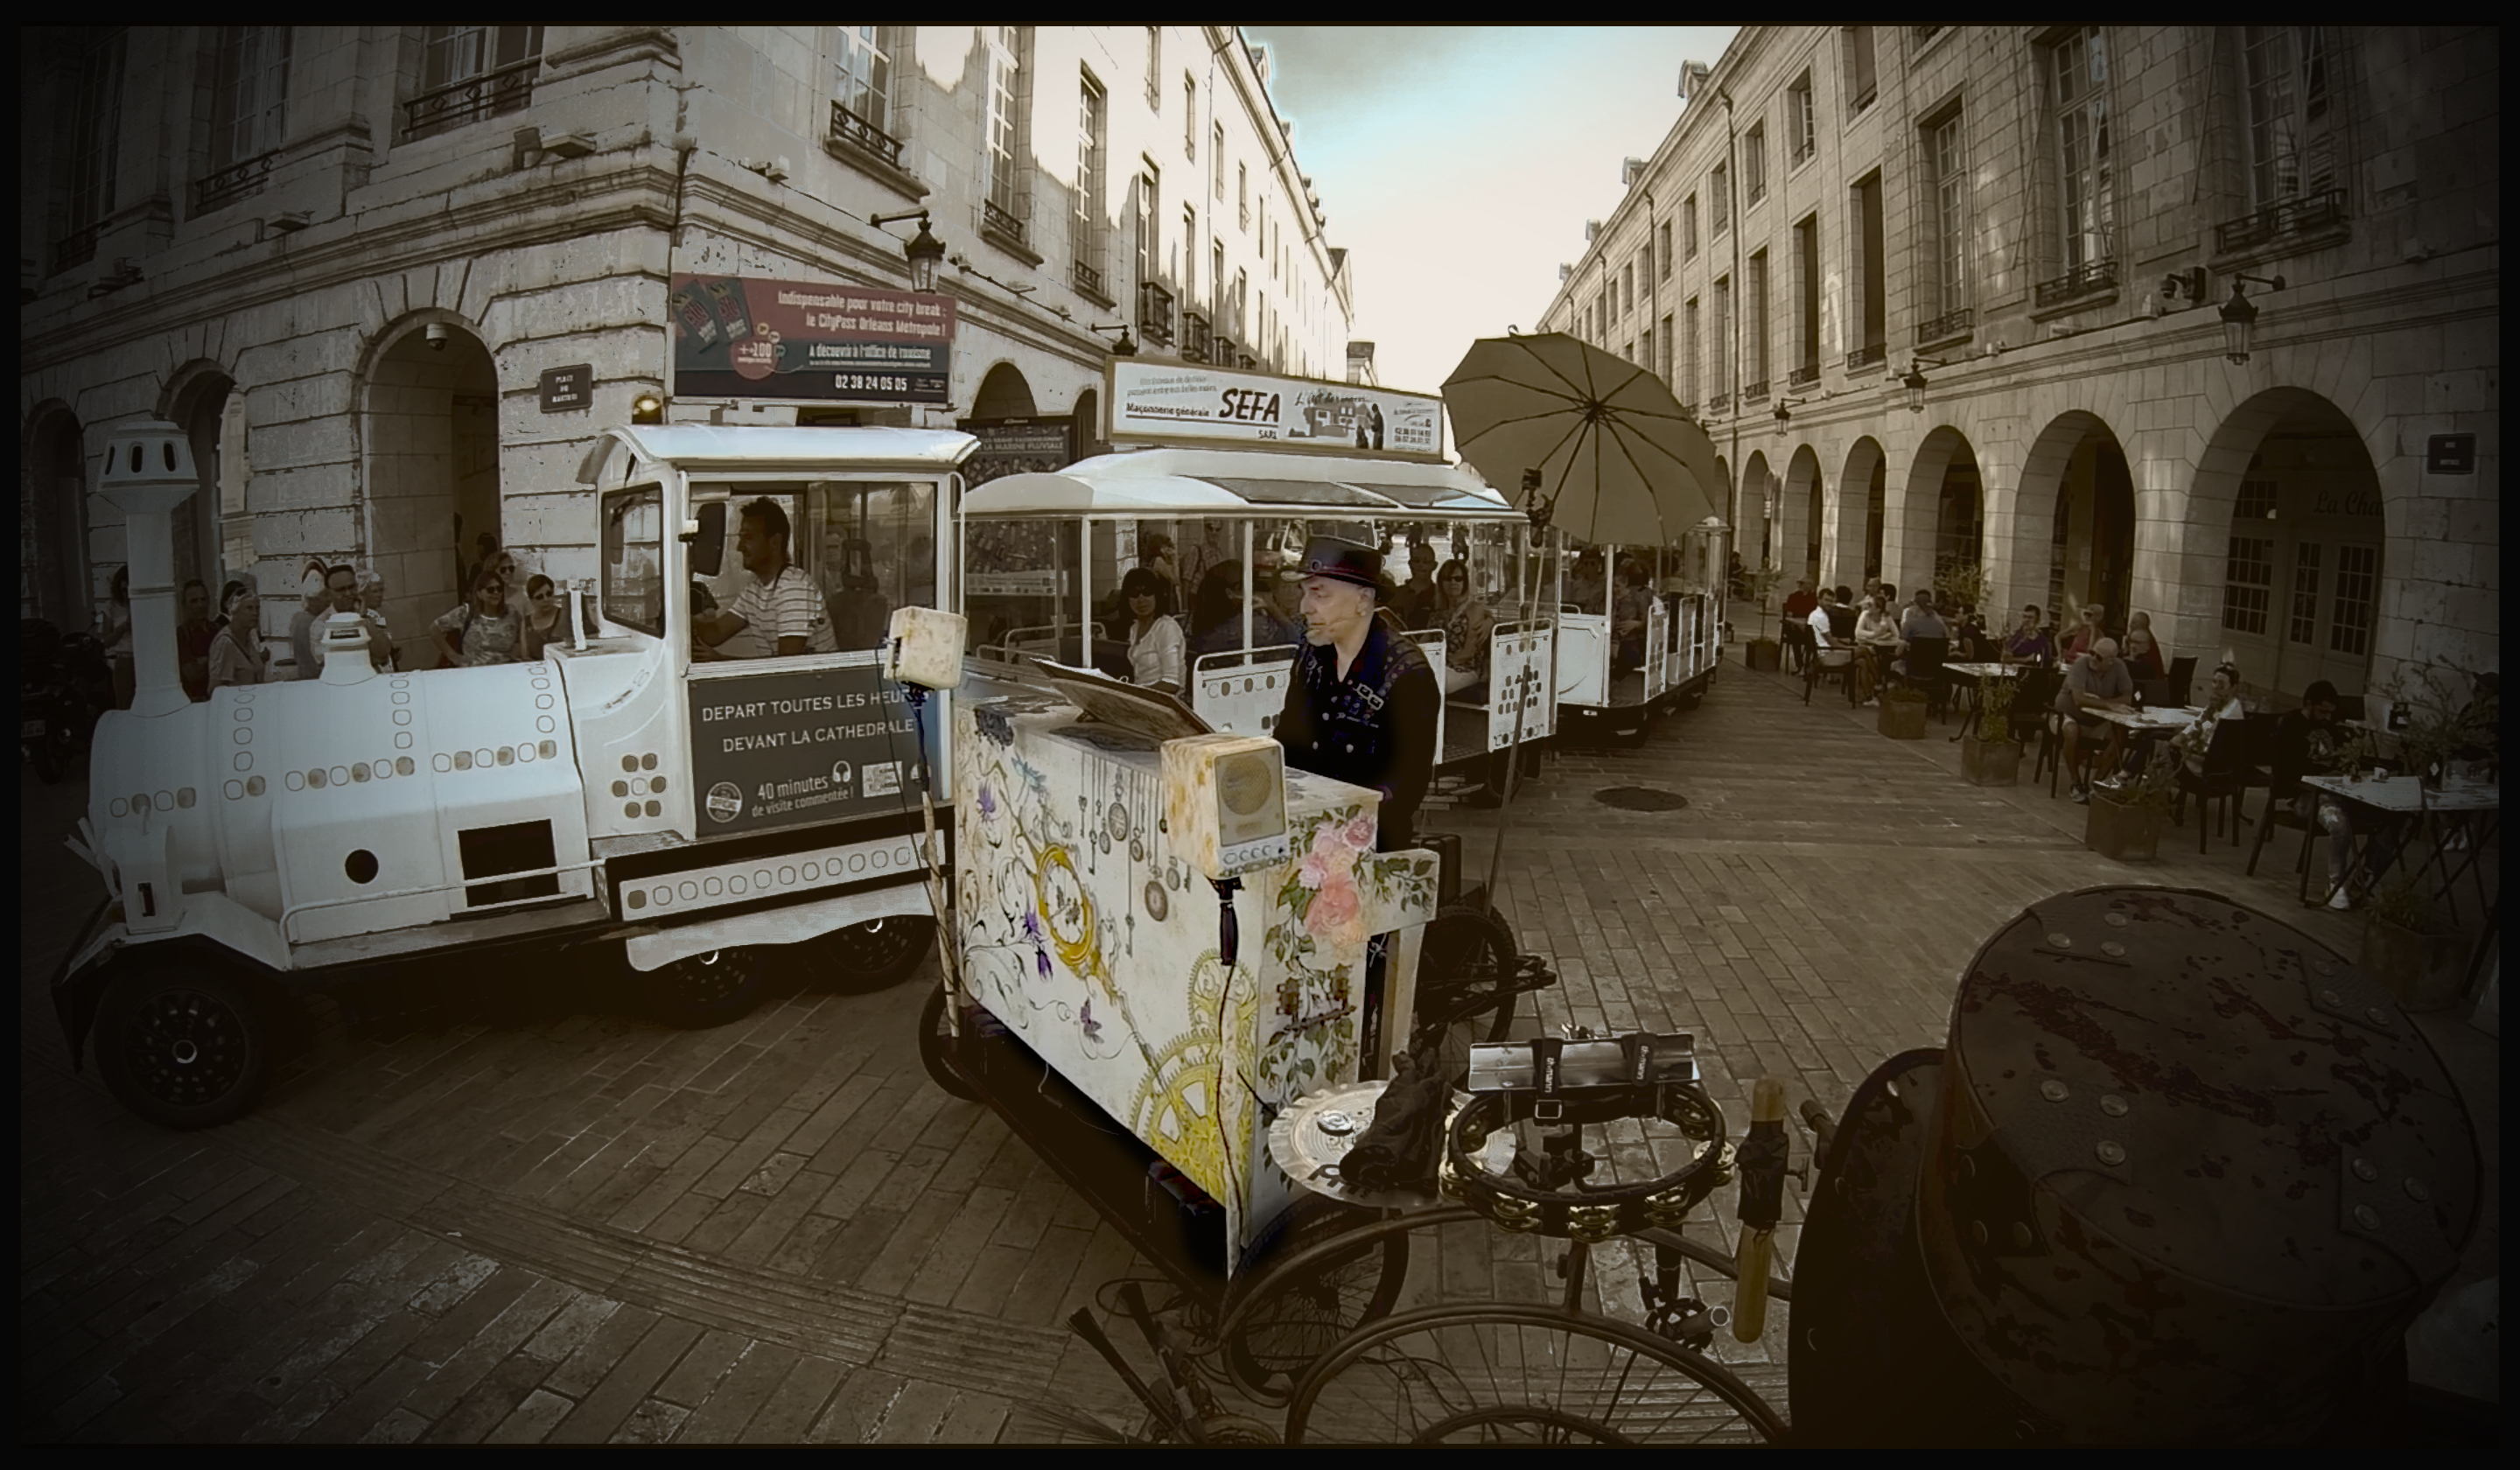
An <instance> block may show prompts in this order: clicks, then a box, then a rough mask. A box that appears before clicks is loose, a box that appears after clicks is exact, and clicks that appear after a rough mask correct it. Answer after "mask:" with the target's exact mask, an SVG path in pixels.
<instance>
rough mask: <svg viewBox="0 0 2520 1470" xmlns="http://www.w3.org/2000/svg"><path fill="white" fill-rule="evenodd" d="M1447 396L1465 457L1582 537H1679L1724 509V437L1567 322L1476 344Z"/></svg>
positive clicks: (1650, 542) (1667, 540) (1599, 542)
mask: <svg viewBox="0 0 2520 1470" xmlns="http://www.w3.org/2000/svg"><path fill="white" fill-rule="evenodd" d="M1444 407H1445V409H1446V410H1447V411H1449V412H1450V413H1451V415H1452V418H1453V442H1454V444H1455V446H1456V447H1457V448H1459V449H1460V451H1461V453H1462V458H1463V459H1465V460H1467V461H1469V462H1470V464H1471V465H1472V466H1473V467H1475V468H1477V469H1478V471H1479V473H1481V474H1483V475H1485V476H1486V477H1487V481H1488V483H1489V484H1491V485H1494V486H1496V487H1497V488H1498V489H1499V490H1501V491H1503V492H1505V494H1506V495H1507V497H1508V499H1509V500H1511V501H1512V502H1513V503H1514V504H1515V505H1517V506H1520V507H1522V508H1523V509H1524V510H1526V511H1539V512H1542V513H1543V514H1544V516H1545V517H1546V520H1547V523H1548V524H1550V525H1553V526H1556V527H1558V528H1560V529H1561V530H1563V531H1565V532H1566V534H1567V535H1569V536H1571V537H1573V538H1575V539H1576V540H1578V541H1584V542H1589V543H1591V544H1593V545H1595V546H1606V545H1619V546H1675V545H1678V544H1679V542H1680V538H1681V536H1682V534H1683V533H1684V532H1686V531H1688V529H1689V528H1690V527H1692V526H1695V525H1696V524H1698V522H1700V521H1702V520H1704V519H1705V518H1706V517H1707V516H1709V515H1716V516H1720V515H1721V514H1722V511H1721V506H1722V503H1723V501H1724V500H1725V498H1726V496H1725V489H1724V476H1723V474H1722V473H1721V471H1719V470H1718V469H1717V468H1716V464H1715V444H1714V441H1713V440H1711V439H1709V438H1707V436H1706V431H1705V430H1704V429H1702V428H1700V427H1698V426H1697V423H1696V422H1695V421H1694V420H1692V419H1690V418H1689V417H1688V414H1687V413H1686V412H1685V411H1683V410H1682V408H1681V406H1680V403H1679V401H1678V400H1677V399H1675V398H1673V397H1672V396H1671V389H1669V388H1668V387H1665V386H1664V385H1663V382H1662V379H1658V378H1656V377H1654V376H1653V375H1652V374H1651V373H1649V372H1647V371H1645V370H1644V369H1643V368H1641V367H1638V366H1637V365H1636V364H1634V363H1631V362H1626V361H1623V360H1621V359H1620V358H1617V357H1614V356H1612V355H1610V354H1609V353H1607V352H1604V351H1602V350H1601V349H1599V348H1598V347H1593V346H1589V345H1587V344H1585V343H1584V342H1581V341H1578V340H1577V339H1576V338H1574V337H1571V336H1568V335H1566V334H1564V333H1559V332H1551V333H1543V334H1539V335H1537V336H1502V337H1482V338H1480V339H1479V340H1478V341H1475V342H1473V343H1471V344H1470V350H1469V353H1468V355H1466V356H1464V357H1463V359H1462V365H1461V366H1460V367H1458V368H1455V369H1454V370H1453V376H1452V377H1450V378H1448V379H1444ZM1534 470H1537V471H1538V482H1537V484H1536V485H1535V484H1534V483H1533V482H1532V477H1531V473H1530V472H1531V471H1534Z"/></svg>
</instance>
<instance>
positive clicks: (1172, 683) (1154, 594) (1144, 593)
mask: <svg viewBox="0 0 2520 1470" xmlns="http://www.w3.org/2000/svg"><path fill="white" fill-rule="evenodd" d="M1163 587H1164V581H1163V578H1162V577H1161V576H1160V575H1158V574H1157V573H1156V572H1155V571H1154V570H1153V568H1151V567H1145V566H1133V567H1131V568H1129V574H1128V575H1127V576H1125V577H1123V578H1121V579H1120V599H1121V601H1122V602H1123V603H1124V604H1125V605H1126V606H1127V607H1128V609H1129V682H1130V683H1131V684H1135V685H1141V686H1144V687H1146V688H1148V689H1157V690H1163V691H1164V692H1166V693H1174V692H1178V691H1179V690H1180V689H1181V687H1182V669H1183V665H1184V664H1185V663H1186V662H1187V660H1186V659H1185V658H1184V656H1183V644H1184V642H1185V640H1184V639H1183V637H1182V629H1181V624H1179V623H1177V622H1174V621H1173V620H1172V619H1171V618H1169V617H1166V616H1165V615H1164V614H1163V613H1162V612H1161V611H1159V610H1158V609H1159V608H1160V607H1161V605H1162V598H1163Z"/></svg>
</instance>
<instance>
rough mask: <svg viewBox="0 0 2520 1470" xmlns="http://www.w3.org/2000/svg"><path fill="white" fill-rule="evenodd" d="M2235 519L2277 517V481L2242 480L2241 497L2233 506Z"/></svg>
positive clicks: (2232, 512) (2232, 511) (2232, 510)
mask: <svg viewBox="0 0 2520 1470" xmlns="http://www.w3.org/2000/svg"><path fill="white" fill-rule="evenodd" d="M2231 515H2232V518H2233V519H2235V520H2273V519H2274V518H2275V482H2274V481H2273V480H2242V481H2240V497H2239V501H2238V503H2237V504H2235V505H2233V506H2232V507H2231Z"/></svg>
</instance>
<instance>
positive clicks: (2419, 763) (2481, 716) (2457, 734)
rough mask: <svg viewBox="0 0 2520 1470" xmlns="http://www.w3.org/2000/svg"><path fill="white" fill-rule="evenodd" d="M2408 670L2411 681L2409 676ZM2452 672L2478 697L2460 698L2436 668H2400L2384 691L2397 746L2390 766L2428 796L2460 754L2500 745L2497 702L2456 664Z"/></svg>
mask: <svg viewBox="0 0 2520 1470" xmlns="http://www.w3.org/2000/svg"><path fill="white" fill-rule="evenodd" d="M2410 668H2411V669H2412V670H2413V671H2414V677H2413V678H2412V679H2409V678H2408V669H2410ZM2451 668H2452V669H2453V672H2456V673H2461V674H2467V678H2468V683H2469V685H2470V687H2471V688H2477V689H2478V697H2476V698H2472V699H2466V700H2461V699H2460V698H2458V697H2457V696H2456V695H2455V694H2453V692H2452V691H2451V690H2450V688H2449V686H2447V685H2446V684H2444V683H2443V681H2442V678H2441V674H2440V671H2439V667H2438V666H2436V665H2433V664H2411V665H2401V666H2400V667H2399V670H2398V672H2397V673H2396V674H2394V675H2392V676H2391V677H2390V679H2389V683H2388V685H2387V687H2386V688H2385V689H2383V690H2382V692H2383V693H2384V694H2385V695H2387V697H2388V699H2389V704H2390V715H2389V726H2390V735H2391V737H2392V741H2393V743H2394V744H2395V745H2396V747H2397V749H2396V755H2395V759H2394V760H2393V762H2392V764H2394V765H2395V766H2397V767H2398V768H2399V769H2400V770H2401V771H2403V772H2405V773H2407V774H2408V775H2410V776H2414V777H2417V778H2419V779H2420V780H2422V781H2423V785H2424V789H2425V790H2427V791H2438V790H2440V789H2441V786H2442V781H2443V780H2444V779H2445V778H2446V777H2447V776H2448V774H2449V771H2450V766H2451V762H2452V761H2453V759H2454V758H2456V754H2457V752H2458V751H2461V750H2469V749H2484V750H2493V749H2495V748H2496V747H2497V746H2498V744H2499V743H2500V733H2499V731H2498V725H2499V723H2500V722H2499V719H2498V714H2497V712H2496V703H2497V701H2496V699H2495V698H2494V696H2493V695H2491V694H2489V693H2487V692H2485V690H2483V689H2482V688H2481V687H2479V685H2478V680H2477V677H2476V676H2475V675H2473V674H2468V673H2467V671H2466V670H2464V669H2459V668H2457V666H2456V665H2452V666H2451Z"/></svg>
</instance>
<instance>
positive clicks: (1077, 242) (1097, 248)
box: [1067, 75, 1109, 296]
mask: <svg viewBox="0 0 2520 1470" xmlns="http://www.w3.org/2000/svg"><path fill="white" fill-rule="evenodd" d="M1103 111H1104V103H1103V100H1102V88H1101V87H1098V86H1096V85H1095V84H1094V78H1093V77H1092V76H1090V75H1088V76H1085V77H1083V78H1082V79H1081V81H1080V85H1079V87H1078V95H1077V103H1076V199H1075V208H1074V210H1073V212H1072V213H1070V214H1069V216H1068V229H1067V249H1068V255H1069V257H1070V258H1071V259H1073V260H1074V261H1075V270H1076V278H1075V280H1076V285H1077V287H1078V288H1079V289H1081V290H1089V291H1092V292H1093V293H1094V294H1096V295H1098V296H1102V295H1108V294H1109V292H1107V291H1105V290H1102V200H1103V195H1102V177H1103V164H1102V119H1103Z"/></svg>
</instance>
